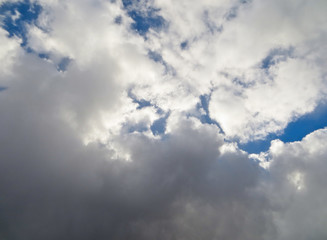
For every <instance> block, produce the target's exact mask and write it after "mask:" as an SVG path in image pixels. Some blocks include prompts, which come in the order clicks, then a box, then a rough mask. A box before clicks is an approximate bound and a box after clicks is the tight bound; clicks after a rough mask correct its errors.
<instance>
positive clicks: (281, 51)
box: [260, 47, 294, 69]
mask: <svg viewBox="0 0 327 240" xmlns="http://www.w3.org/2000/svg"><path fill="white" fill-rule="evenodd" d="M293 52H294V48H293V47H289V48H275V49H272V50H271V51H270V52H269V54H268V55H267V56H266V57H265V58H264V59H263V60H262V62H261V66H260V68H262V69H269V68H270V67H271V66H272V65H274V64H276V63H278V62H281V61H286V59H287V58H289V57H292V54H293Z"/></svg>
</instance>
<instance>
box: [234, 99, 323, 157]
mask: <svg viewBox="0 0 327 240" xmlns="http://www.w3.org/2000/svg"><path fill="white" fill-rule="evenodd" d="M326 126H327V103H326V102H325V103H321V104H320V105H318V106H317V107H316V109H315V110H314V111H313V112H311V113H308V114H306V115H303V116H302V117H300V118H298V119H297V120H295V121H293V122H291V123H289V124H288V125H287V127H286V128H285V129H284V132H283V133H282V134H281V135H276V134H270V135H268V136H267V137H266V138H265V139H264V140H257V141H252V142H248V143H246V144H239V147H240V148H241V149H242V150H244V151H246V152H248V153H260V152H265V151H267V150H268V149H269V147H270V142H271V141H272V140H274V139H280V140H281V141H283V142H285V143H286V142H294V141H301V140H302V139H303V137H305V136H306V135H308V134H309V133H312V132H314V131H315V130H318V129H322V128H325V127H326Z"/></svg>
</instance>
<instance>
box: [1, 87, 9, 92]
mask: <svg viewBox="0 0 327 240" xmlns="http://www.w3.org/2000/svg"><path fill="white" fill-rule="evenodd" d="M7 89H8V88H7V87H1V86H0V92H2V91H5V90H7Z"/></svg>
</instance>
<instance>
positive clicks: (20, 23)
mask: <svg viewBox="0 0 327 240" xmlns="http://www.w3.org/2000/svg"><path fill="white" fill-rule="evenodd" d="M41 11H42V7H41V6H40V5H38V4H37V3H35V2H34V3H31V2H30V1H29V0H25V1H19V2H11V1H6V2H4V3H2V4H1V5H0V16H1V17H2V23H1V26H2V28H3V29H5V30H6V31H7V32H8V35H9V37H13V36H17V37H19V38H21V39H22V43H21V45H22V46H26V44H27V36H26V34H27V30H26V25H27V24H33V23H34V22H35V21H36V19H37V18H38V16H39V14H40V13H41Z"/></svg>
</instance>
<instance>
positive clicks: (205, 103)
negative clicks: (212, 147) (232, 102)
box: [197, 94, 223, 133]
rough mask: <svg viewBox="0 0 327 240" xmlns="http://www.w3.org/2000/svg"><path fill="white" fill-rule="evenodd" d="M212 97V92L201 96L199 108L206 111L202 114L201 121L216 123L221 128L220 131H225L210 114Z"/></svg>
mask: <svg viewBox="0 0 327 240" xmlns="http://www.w3.org/2000/svg"><path fill="white" fill-rule="evenodd" d="M210 98H211V94H204V95H201V96H200V103H198V105H197V109H198V110H200V109H201V108H202V109H203V111H204V114H201V116H200V121H201V123H207V124H214V125H216V126H217V127H218V128H219V129H220V132H221V133H223V130H222V128H221V127H220V125H219V123H218V122H217V121H215V120H214V119H212V118H211V117H210V114H209V101H210Z"/></svg>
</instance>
